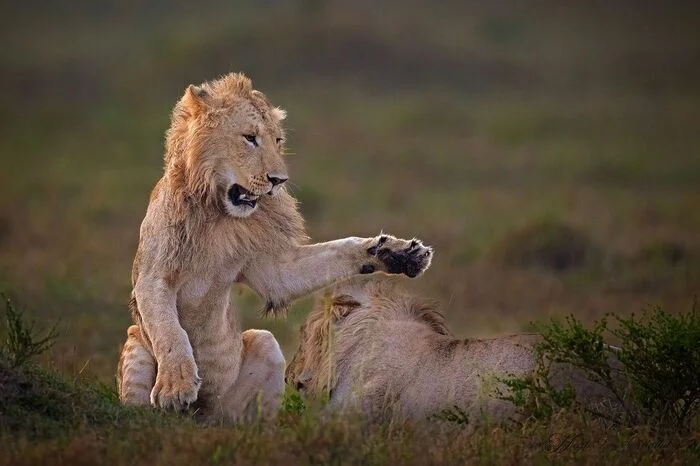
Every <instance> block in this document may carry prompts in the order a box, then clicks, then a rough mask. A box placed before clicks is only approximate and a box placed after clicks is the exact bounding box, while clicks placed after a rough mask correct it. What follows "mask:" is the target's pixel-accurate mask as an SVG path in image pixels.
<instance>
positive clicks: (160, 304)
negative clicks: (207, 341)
mask: <svg viewBox="0 0 700 466" xmlns="http://www.w3.org/2000/svg"><path fill="white" fill-rule="evenodd" d="M134 295H135V297H136V301H137V305H138V312H139V315H140V316H141V323H142V328H141V331H142V332H144V331H145V333H146V335H147V337H148V339H149V341H150V343H151V347H152V350H153V354H154V356H155V358H156V361H157V363H158V372H157V374H156V380H155V383H154V385H153V390H152V391H151V404H153V405H154V406H160V407H161V408H174V409H176V410H177V409H182V408H184V407H186V406H188V405H189V404H190V403H192V402H194V401H195V400H196V399H197V394H198V392H199V387H200V385H201V382H202V381H201V379H200V378H199V375H198V369H197V364H196V362H195V360H194V353H193V350H192V345H191V344H190V340H189V337H188V335H187V332H185V330H184V329H183V328H182V326H181V325H180V321H179V319H178V314H177V306H176V301H175V300H176V293H175V291H174V290H172V289H171V288H170V286H169V285H168V284H167V282H166V280H163V279H157V278H153V277H148V276H146V275H144V274H142V275H141V276H139V279H138V281H137V283H136V286H135V287H134Z"/></svg>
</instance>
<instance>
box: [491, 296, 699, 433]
mask: <svg viewBox="0 0 700 466" xmlns="http://www.w3.org/2000/svg"><path fill="white" fill-rule="evenodd" d="M611 316H612V318H613V319H614V320H615V321H616V323H617V326H616V329H614V330H610V329H608V320H607V319H606V318H603V319H601V320H600V321H597V322H595V324H594V325H593V328H592V329H587V328H586V327H585V326H584V325H583V324H582V323H581V322H580V321H579V320H577V319H576V318H575V317H574V316H569V317H567V319H566V321H565V323H564V324H562V323H560V322H557V321H554V320H552V321H550V322H547V323H544V324H535V328H536V329H538V330H539V331H540V333H541V335H542V341H541V342H539V343H538V344H536V345H535V348H534V357H535V370H534V371H533V373H532V374H530V375H528V376H525V377H507V378H504V379H500V382H502V383H503V386H504V387H505V390H504V389H499V390H498V391H497V396H498V397H499V398H501V399H504V400H507V401H510V402H512V403H513V404H514V405H515V406H516V407H517V408H518V409H519V410H520V411H521V413H522V414H524V415H526V416H529V417H533V418H536V419H549V418H551V416H552V414H553V413H554V412H555V411H556V410H560V409H569V410H571V409H583V410H586V411H589V412H592V414H594V415H595V416H596V417H600V418H605V419H607V420H612V421H614V422H616V423H623V422H626V423H632V424H638V423H654V424H657V425H666V426H673V427H677V428H686V427H688V426H689V425H690V423H691V422H692V420H693V419H694V418H695V416H696V414H697V413H698V408H699V407H700V315H699V314H698V310H697V304H696V303H694V304H693V307H692V309H691V311H690V312H688V313H683V314H680V315H677V316H674V315H670V314H667V313H666V312H664V311H663V310H662V309H661V308H654V309H653V310H652V311H651V312H647V311H645V312H644V313H643V315H642V318H641V319H637V318H636V317H635V316H634V314H633V315H632V316H630V317H621V316H618V315H615V314H613V315H611ZM606 333H607V334H611V335H613V336H615V337H617V338H618V339H619V340H620V348H615V347H613V346H609V345H606V344H605V343H604V337H605V335H606ZM554 363H561V364H567V365H570V366H573V367H574V368H578V369H580V370H582V371H583V373H584V374H585V375H586V377H587V378H588V379H589V380H591V381H593V382H595V383H598V384H600V385H602V386H604V387H606V388H607V389H609V390H610V392H611V393H612V394H613V396H614V397H616V398H617V401H618V402H619V403H620V405H621V406H622V408H623V409H624V416H619V415H614V414H611V413H609V412H598V411H596V412H593V411H590V410H589V409H588V408H586V407H584V406H581V405H580V404H579V403H578V402H577V401H576V391H575V389H574V387H572V386H571V385H567V386H565V387H563V388H561V389H557V388H555V387H554V386H552V384H551V382H550V369H551V366H552V364H554ZM623 381H624V382H623Z"/></svg>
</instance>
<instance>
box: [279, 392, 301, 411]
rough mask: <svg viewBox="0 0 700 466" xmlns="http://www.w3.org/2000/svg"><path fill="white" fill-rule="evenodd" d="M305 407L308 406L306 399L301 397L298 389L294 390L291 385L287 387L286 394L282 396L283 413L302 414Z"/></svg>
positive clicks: (281, 408)
mask: <svg viewBox="0 0 700 466" xmlns="http://www.w3.org/2000/svg"><path fill="white" fill-rule="evenodd" d="M305 409H306V406H305V404H304V399H303V398H302V397H301V394H300V393H299V392H298V391H296V390H292V389H290V388H289V387H287V388H286V390H285V391H284V395H283V396H282V405H281V407H280V410H281V411H282V412H283V413H288V414H292V415H295V416H301V415H302V414H304V411H305Z"/></svg>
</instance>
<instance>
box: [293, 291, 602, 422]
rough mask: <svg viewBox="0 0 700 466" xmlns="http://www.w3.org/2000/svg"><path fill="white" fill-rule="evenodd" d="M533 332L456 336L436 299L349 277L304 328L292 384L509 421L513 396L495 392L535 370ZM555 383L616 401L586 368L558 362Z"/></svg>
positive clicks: (308, 390) (350, 403)
mask: <svg viewBox="0 0 700 466" xmlns="http://www.w3.org/2000/svg"><path fill="white" fill-rule="evenodd" d="M539 339H540V337H539V336H538V335H534V334H521V335H509V336H504V337H499V338H491V339H478V338H467V339H459V338H455V337H454V336H452V334H451V333H450V331H449V330H448V328H447V326H446V324H445V320H444V318H443V316H442V314H441V313H440V312H439V311H438V310H437V307H436V305H435V303H434V302H431V301H428V300H425V299H423V298H420V297H417V296H413V295H411V294H409V293H406V292H404V291H401V290H400V289H398V288H397V287H396V286H394V285H392V284H387V283H381V282H371V283H348V284H342V285H339V286H338V287H337V289H336V290H335V291H334V293H333V294H332V295H331V296H327V297H326V298H325V299H324V300H323V301H321V302H319V304H318V305H317V306H316V308H315V309H314V310H313V311H312V312H311V314H310V315H309V316H308V318H307V320H306V321H305V322H304V324H303V325H302V327H301V330H300V338H299V340H300V341H299V349H298V350H297V352H296V354H295V355H294V358H293V359H292V361H291V362H290V363H289V365H288V366H287V369H286V381H287V383H288V384H290V385H292V386H294V387H295V388H297V389H299V390H301V391H302V392H303V393H305V394H306V395H307V396H310V397H319V396H321V397H323V396H324V395H325V396H326V397H328V398H329V400H330V407H331V408H332V409H346V408H350V409H360V410H362V411H363V412H366V413H377V412H379V413H386V412H387V410H388V411H390V412H391V413H393V414H398V415H401V416H408V417H413V418H421V417H424V416H427V415H429V414H431V413H435V412H437V411H439V410H441V409H451V408H453V407H454V406H459V407H460V408H461V409H464V410H465V412H468V413H469V415H470V416H481V415H487V416H490V417H493V418H496V419H502V418H505V417H509V416H512V415H514V413H515V409H514V406H513V405H512V404H510V403H509V402H506V401H504V400H502V399H499V398H497V397H495V394H496V393H495V389H496V387H498V386H499V384H500V382H499V378H500V379H502V378H504V377H506V376H513V375H516V376H524V375H527V374H529V373H531V372H532V371H533V369H534V367H535V366H534V358H533V355H532V348H533V345H534V344H535V343H536V342H537V341H539ZM552 383H553V384H554V385H555V386H558V387H561V386H564V385H565V384H566V383H572V385H573V386H574V387H575V388H576V389H577V396H579V397H580V399H581V400H584V402H585V403H586V404H587V405H589V406H592V407H593V408H592V409H596V407H598V406H599V405H601V403H602V404H603V406H605V408H604V409H609V407H610V403H611V400H613V398H614V397H613V395H612V393H610V392H608V391H606V390H605V389H603V388H602V387H600V386H599V385H597V384H596V383H594V382H592V381H590V380H588V379H586V378H585V377H583V376H582V374H581V372H580V371H578V370H576V369H574V368H571V367H569V366H565V365H556V366H555V367H554V368H553V372H552Z"/></svg>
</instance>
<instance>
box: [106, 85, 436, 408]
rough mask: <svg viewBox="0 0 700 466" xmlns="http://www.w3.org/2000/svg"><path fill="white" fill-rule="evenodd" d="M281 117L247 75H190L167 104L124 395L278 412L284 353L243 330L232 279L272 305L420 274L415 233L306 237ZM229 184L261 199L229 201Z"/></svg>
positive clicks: (426, 255)
mask: <svg viewBox="0 0 700 466" xmlns="http://www.w3.org/2000/svg"><path fill="white" fill-rule="evenodd" d="M284 116H285V113H284V111H283V110H281V109H279V108H276V107H274V106H272V105H271V104H270V103H269V101H268V100H267V98H266V97H265V96H264V95H263V94H262V93H260V92H259V91H256V90H253V87H252V84H251V82H250V80H249V79H248V78H246V77H245V76H243V75H242V74H229V75H226V76H224V77H222V78H220V79H218V80H216V81H212V82H208V83H204V84H202V85H200V86H189V87H188V88H187V89H186V90H185V94H184V96H183V97H182V99H180V101H179V102H178V103H177V104H176V105H175V108H174V110H173V113H172V121H171V127H170V129H169V130H168V132H167V138H166V153H165V168H164V174H163V177H162V178H161V179H160V180H159V181H158V183H157V184H156V186H155V188H154V190H153V192H152V194H151V199H150V203H149V205H148V209H147V212H146V216H145V218H144V220H143V223H142V224H141V231H140V240H139V246H138V250H137V252H136V257H135V259H134V264H133V271H132V283H133V292H132V296H131V301H130V308H131V311H132V315H133V318H134V323H135V326H132V327H130V329H129V332H128V337H127V341H126V343H125V345H124V347H123V351H122V354H121V356H120V362H119V370H118V378H119V380H118V386H119V394H120V398H121V400H122V402H123V403H126V404H136V405H141V404H146V403H148V402H150V403H151V404H153V405H156V406H160V407H165V408H174V409H181V408H183V407H185V406H188V405H190V404H192V403H195V401H196V404H195V407H196V408H197V409H198V412H200V413H202V414H205V415H209V416H213V417H216V418H221V419H226V420H236V419H240V418H241V417H244V416H246V415H247V414H246V413H248V412H249V407H250V406H251V403H253V402H254V400H258V401H261V403H260V404H261V406H262V407H263V408H264V409H263V411H265V412H266V413H274V411H275V409H276V406H277V404H278V402H279V397H280V396H281V393H282V391H283V388H284V382H283V375H284V358H283V356H282V353H281V351H280V349H279V345H277V342H276V341H275V339H274V337H273V336H272V335H271V334H270V333H269V332H263V331H258V330H249V331H247V332H241V331H240V329H239V325H238V320H237V313H236V310H235V309H234V307H233V305H232V303H231V301H230V291H231V285H232V284H233V283H234V282H236V281H238V282H242V283H245V284H247V285H248V286H250V287H251V288H252V289H253V290H255V291H256V292H257V293H258V294H259V295H260V296H261V297H263V299H264V300H265V302H266V303H267V304H266V309H267V310H269V311H274V310H277V309H282V308H285V307H286V305H287V304H288V303H290V302H291V301H292V300H294V299H296V298H298V297H300V296H303V295H305V294H307V293H309V292H312V291H314V290H317V289H319V288H322V287H325V286H328V285H330V284H333V283H335V282H338V281H340V280H343V279H346V278H349V277H351V276H353V275H356V274H358V273H360V272H362V273H369V272H372V271H378V272H379V271H384V272H388V273H405V274H407V275H409V276H416V275H418V274H420V273H422V272H423V271H424V270H425V269H426V268H427V267H428V266H429V264H430V259H431V255H432V251H431V250H430V248H428V247H425V246H423V245H422V244H421V243H420V241H417V240H414V241H405V240H400V239H397V238H393V237H390V236H386V235H384V236H381V237H377V238H356V237H350V238H345V239H340V240H335V241H330V242H327V243H318V244H312V245H307V244H306V243H307V236H306V233H305V229H304V223H303V219H302V217H301V215H300V214H299V211H298V208H297V202H296V200H295V199H294V198H293V197H292V196H291V195H290V194H289V193H288V192H287V190H286V188H285V186H284V185H281V184H280V183H279V181H280V180H281V181H283V180H286V178H287V169H286V165H285V161H284V157H283V153H284V132H283V129H282V127H281V120H282V119H283V118H284ZM275 178H276V179H278V183H273V182H272V181H273V180H274V179H275ZM237 187H240V188H243V189H245V190H246V192H247V193H248V194H247V195H249V196H251V199H255V202H253V203H251V204H250V205H247V204H245V203H243V204H242V203H240V202H238V203H237V202H234V201H236V199H238V197H236V198H235V199H234V198H233V197H232V196H234V195H233V194H231V193H233V192H234V191H233V190H234V188H235V189H238V188H237ZM148 355H150V356H151V359H150V364H149V358H148ZM200 385H201V387H200ZM258 411H259V410H258Z"/></svg>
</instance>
